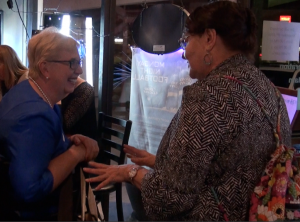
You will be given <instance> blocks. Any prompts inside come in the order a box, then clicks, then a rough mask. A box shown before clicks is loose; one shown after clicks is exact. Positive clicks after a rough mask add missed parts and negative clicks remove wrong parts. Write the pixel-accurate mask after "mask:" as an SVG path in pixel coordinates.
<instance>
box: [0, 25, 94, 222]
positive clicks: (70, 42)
mask: <svg viewBox="0 0 300 222" xmlns="http://www.w3.org/2000/svg"><path fill="white" fill-rule="evenodd" d="M28 60H29V74H28V76H29V77H28V80H25V81H23V82H21V83H20V84H17V85H16V86H15V87H13V88H12V89H11V90H9V92H8V93H7V94H6V96H4V97H3V99H2V101H1V103H0V122H1V124H0V156H1V158H3V160H4V161H7V162H9V163H10V164H9V176H8V177H9V179H8V180H9V182H10V184H11V186H9V187H10V188H11V191H10V193H8V191H6V193H8V196H10V198H7V199H6V200H5V199H3V198H2V199H1V198H0V204H1V200H2V201H3V200H5V201H6V202H8V200H9V201H10V202H11V206H12V207H11V208H13V209H11V208H9V205H5V206H7V207H2V208H0V220H34V221H45V220H48V221H49V220H50V221H54V220H58V205H59V204H58V200H59V195H60V190H61V184H62V183H63V182H64V181H65V179H66V178H67V177H68V176H69V175H70V174H71V173H72V171H73V169H74V168H75V166H76V165H77V164H78V163H81V162H87V161H90V160H93V159H94V158H96V157H97V155H98V152H99V148H98V144H97V142H96V141H94V140H92V139H90V138H88V137H85V136H82V135H74V136H73V138H67V137H66V136H65V135H64V132H63V129H62V124H61V123H62V119H61V114H60V109H59V107H58V106H57V105H56V103H57V102H58V101H60V100H62V99H63V98H64V97H65V96H67V95H68V94H70V93H72V92H73V91H74V89H75V83H76V81H77V78H78V76H79V75H80V74H81V73H82V68H81V65H80V64H81V62H80V57H79V54H78V43H77V42H76V41H75V40H74V39H73V38H71V37H69V36H64V35H63V34H61V33H60V32H59V30H58V29H56V28H54V27H49V28H47V29H44V30H43V31H42V32H41V33H39V34H38V35H35V36H33V37H32V38H31V39H30V40H29V43H28ZM78 142H79V143H80V142H81V143H80V144H78ZM74 143H76V144H77V145H76V144H74ZM0 182H3V180H1V181H0ZM4 182H5V181H4ZM0 184H1V183H0ZM0 191H1V190H0ZM0 196H1V195H0ZM0 206H1V205H0ZM10 210H13V212H16V213H17V215H18V216H19V218H14V215H13V213H12V214H9V213H10V212H9V211H10ZM5 214H6V215H5ZM5 216H6V217H5ZM3 218H4V219H3Z"/></svg>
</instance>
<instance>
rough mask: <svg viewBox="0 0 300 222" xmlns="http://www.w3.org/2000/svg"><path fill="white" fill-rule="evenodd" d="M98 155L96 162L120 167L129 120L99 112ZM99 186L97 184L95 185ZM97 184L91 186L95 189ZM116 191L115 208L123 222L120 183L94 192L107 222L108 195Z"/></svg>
mask: <svg viewBox="0 0 300 222" xmlns="http://www.w3.org/2000/svg"><path fill="white" fill-rule="evenodd" d="M98 118H99V119H98V131H99V134H100V137H99V141H98V142H99V147H100V153H99V156H98V158H97V159H96V161H97V162H101V163H105V164H116V165H121V164H124V162H125V153H124V151H123V145H124V144H128V140H129V135H130V131H131V125H132V122H131V120H123V119H119V118H115V117H112V116H108V115H105V114H104V113H102V112H100V113H99V116H98ZM97 184H99V183H97ZM97 184H92V187H95V186H96V185H97ZM114 191H116V207H117V214H118V220H119V221H124V216H123V205H122V183H115V184H111V185H108V186H106V187H104V188H102V189H101V190H99V191H94V194H95V196H96V200H97V201H101V205H102V208H103V212H104V219H105V221H108V213H109V193H111V192H114Z"/></svg>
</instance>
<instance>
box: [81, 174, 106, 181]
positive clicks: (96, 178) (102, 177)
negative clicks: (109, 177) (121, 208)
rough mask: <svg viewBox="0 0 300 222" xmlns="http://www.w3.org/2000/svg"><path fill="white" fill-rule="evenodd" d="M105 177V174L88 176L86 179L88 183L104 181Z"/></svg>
mask: <svg viewBox="0 0 300 222" xmlns="http://www.w3.org/2000/svg"><path fill="white" fill-rule="evenodd" d="M105 177H106V176H105V175H102V176H96V177H90V178H86V179H85V181H86V182H88V183H95V182H102V181H104V180H105Z"/></svg>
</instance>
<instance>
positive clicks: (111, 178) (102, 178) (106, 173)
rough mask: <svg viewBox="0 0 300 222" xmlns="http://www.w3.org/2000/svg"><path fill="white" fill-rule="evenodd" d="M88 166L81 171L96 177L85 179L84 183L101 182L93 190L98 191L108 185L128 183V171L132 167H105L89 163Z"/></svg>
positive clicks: (104, 165) (130, 165)
mask: <svg viewBox="0 0 300 222" xmlns="http://www.w3.org/2000/svg"><path fill="white" fill-rule="evenodd" d="M89 166H91V167H92V168H88V167H85V168H83V171H84V172H86V173H90V174H95V175H97V176H95V177H92V178H88V179H86V182H89V183H93V182H101V183H100V184H99V185H98V186H97V187H96V188H95V190H100V189H101V188H103V187H105V186H106V185H108V184H110V183H120V182H126V181H129V180H130V179H129V171H130V169H131V168H132V167H133V165H132V164H129V165H106V164H102V163H96V162H89Z"/></svg>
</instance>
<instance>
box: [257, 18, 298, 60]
mask: <svg viewBox="0 0 300 222" xmlns="http://www.w3.org/2000/svg"><path fill="white" fill-rule="evenodd" d="M299 41H300V23H296V22H290V23H289V22H277V21H264V22H263V41H262V60H273V61H279V62H285V61H299Z"/></svg>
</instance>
